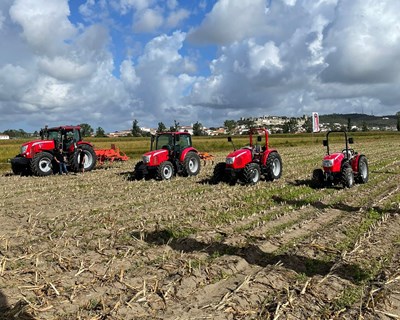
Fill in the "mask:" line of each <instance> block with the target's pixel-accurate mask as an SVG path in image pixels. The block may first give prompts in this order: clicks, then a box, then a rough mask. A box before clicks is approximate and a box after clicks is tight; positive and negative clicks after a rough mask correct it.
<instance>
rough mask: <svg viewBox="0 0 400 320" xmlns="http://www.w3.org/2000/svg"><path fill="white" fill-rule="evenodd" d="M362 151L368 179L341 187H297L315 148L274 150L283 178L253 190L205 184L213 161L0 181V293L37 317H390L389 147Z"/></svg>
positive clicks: (317, 152) (392, 190) (392, 168)
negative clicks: (138, 177)
mask: <svg viewBox="0 0 400 320" xmlns="http://www.w3.org/2000/svg"><path fill="white" fill-rule="evenodd" d="M356 143H357V140H356ZM361 143H362V147H361V146H360V147H359V146H358V144H357V148H356V149H357V150H359V151H362V152H363V153H365V154H366V155H367V157H368V160H369V164H370V170H371V176H370V181H369V182H368V183H367V184H365V185H356V186H355V187H354V188H352V189H339V188H327V189H311V188H310V187H309V185H308V182H309V179H310V175H311V172H312V169H313V168H314V167H316V166H319V165H320V161H321V159H322V156H323V153H324V150H323V148H322V146H316V145H310V146H307V149H305V148H302V147H301V146H290V147H284V146H282V147H279V148H278V151H279V152H280V154H281V156H282V159H283V165H284V167H283V170H284V171H283V176H282V178H281V179H280V180H278V181H274V182H272V183H270V182H264V181H261V182H259V183H258V184H256V185H254V186H241V185H235V186H230V185H228V184H224V183H221V184H218V185H212V184H209V183H208V181H209V178H210V176H211V175H212V170H213V167H212V166H211V165H207V166H204V167H202V171H201V173H200V174H199V175H198V176H196V177H191V178H183V177H176V178H174V179H173V180H171V181H154V180H149V181H144V180H143V181H130V179H129V175H130V172H131V171H132V170H133V166H134V163H136V161H137V160H138V159H137V158H133V159H132V160H130V161H128V162H126V163H117V164H115V165H114V166H108V167H106V168H102V169H98V170H94V171H92V172H88V173H85V174H84V175H80V174H77V175H70V176H52V177H48V178H35V177H17V176H7V175H2V176H0V180H1V183H0V192H1V200H0V213H1V214H0V220H1V221H0V222H1V224H2V226H4V227H3V228H2V230H1V232H0V284H1V288H2V289H1V291H2V292H3V293H4V294H5V296H6V297H7V299H8V303H9V304H10V305H11V306H14V309H15V308H24V310H26V311H27V312H29V313H30V314H32V315H35V316H37V317H38V318H40V319H76V318H79V317H81V318H84V319H90V318H93V319H100V318H108V319H149V318H152V319H157V318H158V319H161V318H163V319H165V318H166V319H189V318H207V317H213V318H215V319H229V318H235V319H254V318H264V319H265V318H266V319H268V318H271V319H273V318H275V317H281V318H290V317H292V318H307V317H311V318H330V317H335V316H338V317H340V316H341V315H349V316H354V315H357V316H360V315H361V316H363V315H365V316H370V317H374V316H376V317H378V316H383V313H382V312H386V313H389V314H395V313H396V312H398V309H395V307H396V306H395V305H394V306H391V307H390V306H389V305H385V304H384V303H383V302H384V301H387V299H389V300H393V299H394V298H393V299H392V297H396V293H395V292H394V291H395V290H393V289H391V288H392V287H390V285H392V286H393V285H395V284H396V283H397V284H398V280H396V279H397V278H396V277H397V275H396V272H398V270H397V271H396V268H395V266H394V263H395V262H396V261H398V254H399V243H398V236H397V238H396V233H395V232H394V231H393V230H392V229H390V228H391V225H393V226H395V227H396V226H397V225H398V213H397V212H398V210H397V209H396V208H398V207H396V205H398V201H399V192H398V189H396V185H397V186H398V182H399V174H400V168H399V163H398V160H397V159H399V156H400V150H399V148H398V149H397V150H393V144H395V143H396V140H394V141H391V142H385V141H381V140H378V142H377V141H376V140H374V139H371V140H368V139H366V140H365V141H364V140H363V141H362V142H361ZM377 149H379V150H380V152H379V154H378V153H377V152H376V150H377ZM225 155H226V152H216V153H215V156H216V160H215V162H218V161H221V160H223V159H224V157H225ZM370 210H374V211H373V212H371V211H370ZM374 212H375V213H378V214H375V213H374ZM396 228H397V227H396ZM396 241H397V242H396ZM375 246H379V249H377V247H375ZM371 252H372V254H371ZM396 257H397V258H396ZM396 259H397V260H396ZM374 261H382V263H377V264H375V263H374ZM382 273H384V274H386V275H387V279H385V280H382V279H380V278H379V277H380V276H379V275H380V274H382ZM378 280H379V281H378ZM377 281H378V282H379V283H381V284H382V286H381V287H382V288H385V290H383V289H380V290H378V291H376V290H377V289H379V288H381V287H377V286H376V285H375V283H376V282H377ZM389 281H391V282H389ZM387 282H389V283H387ZM380 292H382V293H384V294H385V299H380V298H379V297H380V296H379V295H378V293H380ZM370 296H371V297H372V298H371V297H370ZM371 299H373V302H374V307H375V309H374V308H372V300H371ZM18 301H20V302H21V303H22V306H21V304H17V302H18ZM310 301H312V303H310ZM24 305H25V306H24ZM374 310H379V312H381V313H379V312H375V311H374ZM14 311H15V310H14Z"/></svg>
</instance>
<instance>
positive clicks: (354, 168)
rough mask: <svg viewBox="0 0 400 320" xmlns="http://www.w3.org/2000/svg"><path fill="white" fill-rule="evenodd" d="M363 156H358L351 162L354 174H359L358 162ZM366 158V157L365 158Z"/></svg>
mask: <svg viewBox="0 0 400 320" xmlns="http://www.w3.org/2000/svg"><path fill="white" fill-rule="evenodd" d="M361 156H364V155H363V154H358V153H357V154H356V155H355V156H354V158H353V159H352V160H351V167H352V169H353V171H354V172H358V170H359V169H358V160H359V159H360V157H361ZM364 157H365V156H364Z"/></svg>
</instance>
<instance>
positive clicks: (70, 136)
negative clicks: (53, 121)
mask: <svg viewBox="0 0 400 320" xmlns="http://www.w3.org/2000/svg"><path fill="white" fill-rule="evenodd" d="M75 131H76V130H74V131H67V132H65V135H64V141H63V142H64V149H65V150H68V149H69V148H70V147H71V145H72V144H73V143H74V142H75V141H78V140H75Z"/></svg>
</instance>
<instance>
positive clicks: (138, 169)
mask: <svg viewBox="0 0 400 320" xmlns="http://www.w3.org/2000/svg"><path fill="white" fill-rule="evenodd" d="M144 166H145V164H144V163H143V161H139V162H138V163H136V165H135V170H134V172H133V175H134V177H135V179H136V180H142V179H143V178H144V173H143V167H144Z"/></svg>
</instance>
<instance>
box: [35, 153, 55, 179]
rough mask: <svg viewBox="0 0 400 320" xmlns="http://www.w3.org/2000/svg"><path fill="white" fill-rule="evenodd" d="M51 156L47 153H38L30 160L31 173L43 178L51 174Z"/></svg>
mask: <svg viewBox="0 0 400 320" xmlns="http://www.w3.org/2000/svg"><path fill="white" fill-rule="evenodd" d="M52 162H53V155H52V154H51V153H49V152H40V153H37V154H35V155H34V156H33V158H32V160H31V165H30V166H31V171H32V173H33V174H34V175H35V176H39V177H45V176H49V175H51V174H53V165H52Z"/></svg>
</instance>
